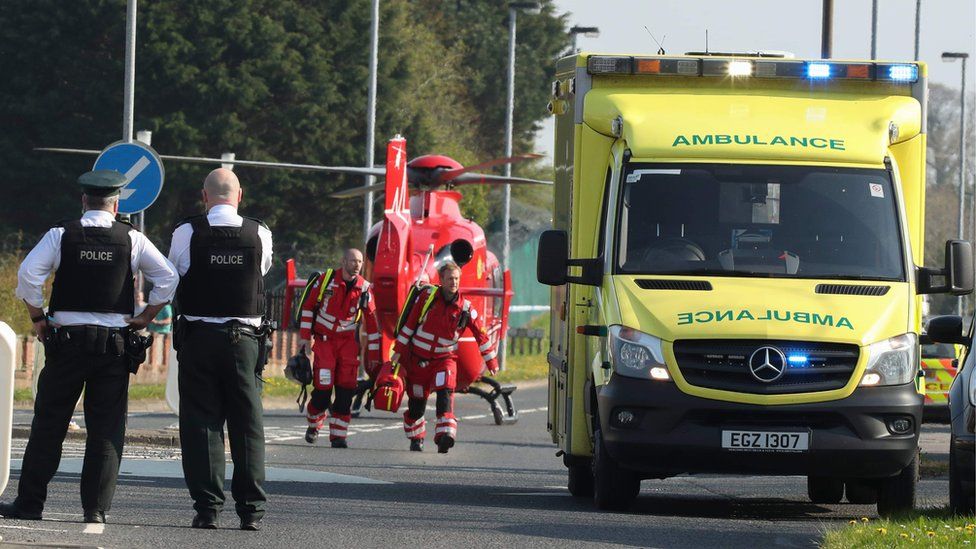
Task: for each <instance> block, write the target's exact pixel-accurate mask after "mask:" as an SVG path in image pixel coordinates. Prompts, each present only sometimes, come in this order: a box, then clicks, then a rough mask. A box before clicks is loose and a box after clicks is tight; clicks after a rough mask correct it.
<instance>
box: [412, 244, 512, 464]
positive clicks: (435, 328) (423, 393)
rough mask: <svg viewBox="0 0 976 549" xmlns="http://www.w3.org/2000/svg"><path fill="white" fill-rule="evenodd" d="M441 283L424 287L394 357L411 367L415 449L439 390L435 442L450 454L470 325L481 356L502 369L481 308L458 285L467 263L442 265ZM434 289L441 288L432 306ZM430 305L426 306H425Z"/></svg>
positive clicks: (420, 446)
mask: <svg viewBox="0 0 976 549" xmlns="http://www.w3.org/2000/svg"><path fill="white" fill-rule="evenodd" d="M437 272H438V274H439V275H440V279H441V286H440V289H438V288H437V287H430V288H428V289H427V290H424V291H423V292H421V294H420V296H419V297H418V298H417V301H416V302H415V305H414V306H413V308H412V310H411V311H410V314H409V316H408V317H407V321H406V322H405V323H404V325H403V327H402V328H401V329H400V333H399V334H397V339H396V343H395V345H394V347H393V350H394V353H395V354H394V356H393V359H394V361H397V360H400V359H401V358H402V360H403V366H404V367H405V368H406V392H407V397H408V399H409V401H408V405H407V411H406V412H405V413H404V414H403V430H404V431H405V432H406V434H407V438H409V439H410V449H411V450H412V451H415V452H419V451H422V450H423V447H424V435H425V434H426V425H427V423H426V420H425V419H424V411H425V410H426V408H427V397H428V396H430V393H431V392H434V393H436V395H437V427H436V429H435V430H434V444H436V445H437V451H438V452H439V453H442V454H446V453H447V451H448V450H449V449H450V448H451V447H452V446H454V440H455V439H456V438H457V419H456V418H455V417H454V388H455V386H456V384H457V360H458V353H457V349H458V340H459V338H460V337H461V335H462V334H463V333H464V331H465V330H469V331H470V332H471V334H472V335H473V336H474V339H475V341H476V342H477V343H478V349H479V350H480V351H481V357H482V358H483V359H484V360H485V364H486V365H487V367H488V371H490V372H491V373H493V374H494V373H495V372H497V371H498V360H497V359H496V358H495V352H496V351H495V346H494V345H493V344H492V342H491V340H490V339H489V338H488V334H487V333H485V330H484V328H483V327H482V326H481V321H480V320H479V319H478V312H477V311H476V310H475V309H474V308H472V307H471V302H470V301H468V300H467V299H464V296H463V295H461V293H460V292H459V291H458V288H459V287H460V285H461V268H460V267H458V266H457V264H455V263H453V262H446V263H444V264H443V265H441V266H440V267H439V268H438V269H437ZM431 292H436V295H434V296H433V301H430V304H429V306H426V307H425V305H426V304H427V303H428V300H429V299H431V296H432V294H431ZM425 309H426V311H425Z"/></svg>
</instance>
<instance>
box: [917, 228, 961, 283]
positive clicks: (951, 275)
mask: <svg viewBox="0 0 976 549" xmlns="http://www.w3.org/2000/svg"><path fill="white" fill-rule="evenodd" d="M973 278H974V273H973V245H972V244H971V243H969V241H967V240H949V241H946V247H945V266H944V267H943V268H942V269H931V268H928V267H921V268H919V269H918V280H917V282H916V284H917V291H918V293H920V294H952V295H957V296H961V295H969V294H971V293H973Z"/></svg>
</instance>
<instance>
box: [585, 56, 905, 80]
mask: <svg viewBox="0 0 976 549" xmlns="http://www.w3.org/2000/svg"><path fill="white" fill-rule="evenodd" d="M587 70H588V72H589V73H590V74H642V75H662V76H663V75H670V76H717V77H722V78H728V77H735V78H739V77H754V78H793V79H805V80H810V81H820V82H825V81H830V80H877V81H883V82H893V83H898V84H910V83H913V82H917V81H918V79H919V75H918V65H916V64H914V63H865V62H860V63H851V62H838V61H794V60H791V59H754V60H751V59H750V60H747V59H735V58H724V59H723V58H717V57H703V58H694V57H690V58H674V57H671V58H669V57H630V56H592V57H590V58H589V59H588V60H587Z"/></svg>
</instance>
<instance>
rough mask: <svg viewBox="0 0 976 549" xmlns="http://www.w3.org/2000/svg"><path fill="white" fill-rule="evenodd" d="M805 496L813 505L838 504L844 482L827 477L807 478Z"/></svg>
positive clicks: (842, 495)
mask: <svg viewBox="0 0 976 549" xmlns="http://www.w3.org/2000/svg"><path fill="white" fill-rule="evenodd" d="M807 496H809V498H810V501H812V502H813V503H822V504H823V503H840V500H841V499H843V498H844V481H843V480H840V479H836V478H827V477H807Z"/></svg>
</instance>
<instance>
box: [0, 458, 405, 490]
mask: <svg viewBox="0 0 976 549" xmlns="http://www.w3.org/2000/svg"><path fill="white" fill-rule="evenodd" d="M22 461H23V460H20V459H12V460H10V467H11V469H16V470H20V469H21V463H22ZM81 466H82V460H81V459H77V458H70V459H62V460H61V464H60V465H59V466H58V472H59V473H74V474H79V473H81ZM233 476H234V464H233V463H227V464H226V466H225V473H224V478H225V479H226V480H230V479H231V478H233ZM132 477H149V478H179V479H182V478H184V477H183V466H182V464H181V463H180V462H179V461H178V460H162V459H136V460H124V459H123V460H122V464H121V466H120V467H119V480H120V481H123V482H124V481H125V480H127V479H128V478H132ZM265 478H266V480H269V481H278V482H311V483H316V484H393V483H392V482H386V481H382V480H374V479H371V478H366V477H359V476H353V475H342V474H339V473H331V472H328V471H310V470H306V469H291V468H284V467H267V468H266V469H265Z"/></svg>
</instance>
